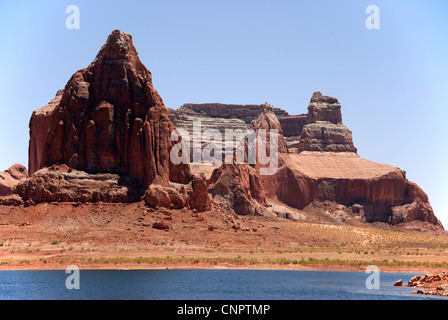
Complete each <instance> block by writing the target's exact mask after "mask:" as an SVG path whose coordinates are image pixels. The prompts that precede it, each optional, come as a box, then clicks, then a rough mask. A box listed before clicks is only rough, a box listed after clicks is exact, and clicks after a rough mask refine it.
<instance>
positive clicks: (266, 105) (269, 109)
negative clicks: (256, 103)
mask: <svg viewBox="0 0 448 320" xmlns="http://www.w3.org/2000/svg"><path fill="white" fill-rule="evenodd" d="M261 111H262V112H274V107H273V106H272V105H270V104H269V103H267V102H265V103H263V104H262V105H261Z"/></svg>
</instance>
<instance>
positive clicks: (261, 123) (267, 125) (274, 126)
mask: <svg viewBox="0 0 448 320" xmlns="http://www.w3.org/2000/svg"><path fill="white" fill-rule="evenodd" d="M261 107H262V109H261V112H260V113H259V114H258V117H257V118H256V119H255V120H254V121H252V125H251V127H252V129H254V130H255V131H257V130H265V131H266V133H267V137H268V138H267V143H268V145H267V146H266V148H267V150H269V149H270V147H269V136H270V135H269V133H270V131H271V130H277V132H278V134H277V142H278V148H277V150H278V152H280V153H288V145H287V144H286V140H285V137H284V136H283V129H282V126H281V125H280V122H279V121H278V119H277V117H276V115H275V114H274V107H273V106H271V105H270V104H268V103H264V104H263V105H262V106H261Z"/></svg>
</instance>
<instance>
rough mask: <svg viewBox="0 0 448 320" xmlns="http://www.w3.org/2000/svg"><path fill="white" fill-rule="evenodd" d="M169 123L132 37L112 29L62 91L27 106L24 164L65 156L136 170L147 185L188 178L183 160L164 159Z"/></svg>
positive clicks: (74, 162)
mask: <svg viewBox="0 0 448 320" xmlns="http://www.w3.org/2000/svg"><path fill="white" fill-rule="evenodd" d="M59 99H60V100H59ZM43 111H46V112H43ZM48 124H49V130H48V134H47V137H46V138H45V134H46V132H47V127H48ZM173 130H174V126H173V125H172V123H171V122H170V117H169V113H168V110H167V108H166V107H165V105H164V104H163V101H162V99H161V97H160V96H159V94H158V93H157V91H156V90H155V89H154V87H153V85H152V77H151V73H150V72H149V71H148V69H146V67H145V66H144V65H143V64H142V63H141V62H140V59H139V57H138V54H137V51H136V50H135V48H134V45H133V43H132V37H131V36H130V35H128V34H126V33H124V32H120V31H118V30H115V31H114V32H112V34H111V35H110V36H109V38H108V39H107V42H106V44H105V45H104V46H103V47H102V48H101V50H100V52H99V53H98V55H97V57H96V58H95V60H94V61H93V62H92V63H91V64H90V66H88V67H87V68H85V69H82V70H79V71H78V72H76V73H75V74H74V75H73V76H72V77H71V79H70V80H69V82H68V83H67V85H66V86H65V89H64V93H63V94H62V96H60V97H59V96H58V97H56V98H55V99H54V100H53V101H52V102H51V103H50V105H49V106H48V107H47V108H46V109H44V110H42V109H40V111H36V112H35V113H34V114H33V117H32V119H31V121H30V150H29V153H30V167H31V168H32V172H34V171H35V170H38V169H40V168H42V167H44V166H50V165H52V164H67V165H69V166H70V167H73V168H75V169H78V170H82V171H86V172H91V173H99V172H103V173H116V174H119V175H124V176H131V177H135V178H138V179H140V180H141V182H142V183H143V184H144V185H146V186H148V185H150V184H151V183H155V184H159V185H163V186H168V184H169V181H170V180H174V181H179V182H183V183H187V182H189V181H190V178H191V177H190V168H189V166H188V165H183V164H181V165H177V166H176V165H173V164H172V163H170V161H169V151H170V149H171V147H172V142H171V141H170V133H171V132H172V131H173ZM44 141H45V143H44Z"/></svg>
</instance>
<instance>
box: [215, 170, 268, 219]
mask: <svg viewBox="0 0 448 320" xmlns="http://www.w3.org/2000/svg"><path fill="white" fill-rule="evenodd" d="M208 184H209V191H210V193H211V194H212V197H213V200H214V201H215V202H216V203H218V204H220V205H222V206H224V207H227V208H229V209H233V210H235V212H236V213H238V214H241V215H263V214H265V209H264V207H265V206H267V199H266V196H265V194H264V190H263V187H262V185H261V183H260V179H259V176H258V174H257V171H256V170H255V169H254V168H252V167H250V166H249V165H248V164H224V165H222V166H221V167H220V168H218V169H216V170H215V171H213V174H212V176H211V177H210V179H209V181H208Z"/></svg>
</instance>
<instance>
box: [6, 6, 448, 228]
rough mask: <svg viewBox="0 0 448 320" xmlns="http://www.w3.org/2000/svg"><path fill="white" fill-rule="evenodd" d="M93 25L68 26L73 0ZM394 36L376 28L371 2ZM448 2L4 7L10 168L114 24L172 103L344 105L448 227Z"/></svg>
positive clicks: (346, 115)
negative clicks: (316, 97) (371, 23)
mask: <svg viewBox="0 0 448 320" xmlns="http://www.w3.org/2000/svg"><path fill="white" fill-rule="evenodd" d="M72 4H74V5H77V6H78V7H79V9H80V29H79V30H68V29H67V28H66V27H65V20H66V18H67V17H68V15H67V14H66V13H65V9H66V7H67V6H68V5H72ZM371 4H373V5H376V6H378V7H379V9H380V12H381V16H380V19H381V20H380V22H381V29H380V30H368V29H367V28H366V27H365V20H366V19H367V17H368V15H367V14H366V13H365V9H366V7H367V6H368V5H371ZM447 18H448V1H444V0H439V1H437V0H429V1H423V0H420V1H417V0H403V1H396V0H387V1H382V0H369V1H364V0H351V1H350V0H345V1H344V0H341V1H334V0H317V1H316V0H314V1H311V0H309V1H298V0H292V1H286V0H283V1H282V0H277V1H262V0H239V1H234V0H226V1H218V0H215V1H213V0H208V1H198V0H189V1H174V0H164V1H100V0H96V1H79V0H71V1H54V0H53V1H7V0H0V35H1V37H0V39H1V42H2V45H1V50H0V61H1V67H2V69H1V72H0V150H2V154H1V157H0V170H4V169H7V168H8V167H10V166H11V165H13V164H14V163H22V164H24V165H27V163H28V137H29V132H28V122H29V118H30V116H31V113H32V112H33V110H35V109H38V108H40V107H42V106H44V105H46V104H47V103H48V102H49V101H50V100H51V99H52V98H53V97H54V95H55V94H56V91H57V90H58V89H61V88H63V87H64V86H65V84H66V82H67V81H68V80H69V78H70V76H71V75H72V74H73V73H74V72H75V71H77V70H79V69H81V68H84V67H86V66H88V65H89V64H90V62H91V61H92V60H93V59H94V57H95V55H96V53H97V52H98V51H99V49H100V48H101V46H102V45H103V44H104V42H105V41H106V38H107V36H108V35H109V34H110V32H111V31H112V30H114V29H120V30H122V31H125V32H127V33H130V34H132V36H133V38H134V44H135V46H136V48H137V50H138V52H139V55H140V59H141V60H142V62H143V63H144V64H145V65H146V66H147V67H148V69H149V70H150V71H151V72H152V74H153V82H154V86H155V88H156V89H157V90H158V91H159V93H160V94H161V96H162V98H163V99H164V102H165V104H166V105H167V107H170V108H177V107H179V106H180V105H182V104H184V103H188V102H196V103H201V102H221V103H238V104H255V103H263V102H265V101H267V102H269V103H271V104H272V105H274V106H276V107H280V108H283V109H285V110H287V111H288V112H289V113H290V114H301V113H305V112H306V111H307V106H308V103H309V99H310V98H311V96H312V94H313V92H314V91H321V92H322V93H323V94H324V95H330V96H334V97H337V98H338V99H339V101H340V102H341V103H342V111H343V121H344V124H345V125H347V126H348V127H349V128H350V129H351V130H352V131H353V136H354V142H355V145H356V147H357V148H358V153H359V155H360V156H361V157H363V158H366V159H369V160H372V161H376V162H380V163H387V164H391V165H394V166H397V167H400V168H401V169H403V170H405V171H406V172H407V177H408V179H410V180H411V181H414V182H416V183H417V184H419V185H420V186H421V187H422V188H423V189H424V190H425V191H426V193H427V194H428V196H429V198H430V201H431V204H432V206H433V208H434V210H435V212H436V215H437V216H438V217H439V219H440V220H441V221H442V223H444V225H445V226H446V227H448V204H447V203H446V201H445V198H446V196H445V192H446V191H447V187H446V181H448V170H447V169H446V164H447V163H448V161H447V160H448V152H447V148H446V144H447V141H448V134H447V130H446V119H447V118H448V108H447V107H448V105H447V104H448V103H447V97H446V92H447V90H446V89H447V88H448V36H447V35H448V19H447Z"/></svg>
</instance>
